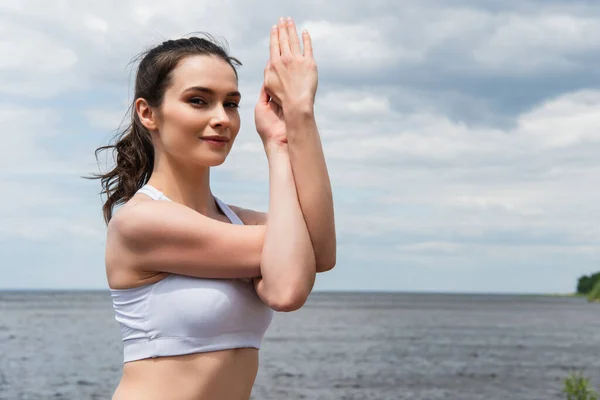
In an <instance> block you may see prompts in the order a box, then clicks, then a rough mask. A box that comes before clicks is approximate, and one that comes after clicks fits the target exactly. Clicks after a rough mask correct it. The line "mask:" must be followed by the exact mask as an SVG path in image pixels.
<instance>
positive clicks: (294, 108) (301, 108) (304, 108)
mask: <svg viewBox="0 0 600 400" xmlns="http://www.w3.org/2000/svg"><path fill="white" fill-rule="evenodd" d="M282 109H283V119H284V120H285V121H286V122H288V121H289V120H294V119H305V118H313V117H314V115H315V106H314V102H313V101H297V102H293V103H288V104H287V106H286V105H284V106H283V107H282Z"/></svg>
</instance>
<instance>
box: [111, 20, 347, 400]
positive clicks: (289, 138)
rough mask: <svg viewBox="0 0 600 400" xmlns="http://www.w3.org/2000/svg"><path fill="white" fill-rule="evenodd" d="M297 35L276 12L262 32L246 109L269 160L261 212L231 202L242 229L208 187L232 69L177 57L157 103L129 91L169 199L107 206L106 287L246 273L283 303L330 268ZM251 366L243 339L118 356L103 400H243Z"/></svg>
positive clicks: (303, 56) (226, 127)
mask: <svg viewBox="0 0 600 400" xmlns="http://www.w3.org/2000/svg"><path fill="white" fill-rule="evenodd" d="M302 38H303V44H304V52H302V51H300V44H299V42H300V40H299V38H298V35H297V33H296V27H295V25H294V23H293V21H286V20H280V23H279V24H278V25H277V26H274V28H273V29H272V31H271V43H270V59H269V62H268V63H267V67H266V68H265V82H264V85H263V87H262V88H261V93H260V96H259V100H258V102H257V104H256V107H255V122H256V128H257V132H258V134H259V136H260V138H261V141H262V143H263V146H264V149H265V154H266V156H267V160H268V163H269V183H270V189H269V210H268V213H262V212H258V211H254V210H248V209H244V208H241V207H236V206H231V208H232V210H233V211H234V212H235V213H236V214H237V215H238V216H239V217H240V218H241V219H242V221H243V222H244V225H243V226H240V225H233V224H231V223H230V221H229V220H228V219H227V218H226V217H225V216H224V215H223V214H222V213H221V212H220V210H219V209H218V207H217V205H216V203H215V201H214V198H213V195H212V192H211V190H210V168H211V167H214V166H218V165H220V164H222V163H223V162H224V161H225V159H226V157H227V155H228V154H229V152H230V150H231V146H232V145H233V143H234V141H235V138H236V137H237V134H238V132H239V129H240V117H239V114H238V111H237V107H236V106H235V105H236V104H237V103H238V102H239V100H240V97H239V95H238V94H235V93H236V92H237V91H238V85H237V79H236V77H235V74H234V71H233V69H232V68H231V67H230V66H229V65H228V64H227V63H226V62H225V61H223V60H221V59H219V58H217V57H212V56H192V57H188V58H186V59H184V60H183V61H182V62H181V63H180V64H179V65H178V66H177V67H176V69H175V70H174V74H173V81H172V82H171V85H170V86H169V87H168V88H167V90H166V92H165V96H164V101H163V104H162V105H161V106H160V107H159V108H158V109H154V108H152V107H150V106H149V105H148V104H147V103H146V101H145V100H144V99H137V100H136V103H135V110H136V112H137V114H138V116H139V118H140V121H141V122H142V123H143V124H144V126H145V127H146V128H147V129H148V131H149V132H150V134H151V137H152V142H153V144H154V148H155V164H154V170H153V173H152V175H151V177H150V180H149V184H151V185H152V186H154V187H156V188H158V189H159V190H161V191H162V192H164V193H165V194H166V195H167V196H168V197H169V198H170V199H172V200H173V202H164V201H153V200H151V199H150V198H148V197H147V196H146V195H144V194H137V195H135V196H134V197H133V198H132V199H131V200H130V201H128V202H127V203H126V204H125V205H124V206H123V207H121V209H119V211H117V212H116V213H115V215H114V217H113V219H112V220H111V222H110V223H109V226H108V231H107V248H106V270H107V278H108V282H109V286H110V287H111V288H114V289H125V288H133V287H138V286H141V285H145V284H149V283H153V282H157V281H159V280H161V279H163V278H165V277H166V276H168V274H171V273H177V274H182V275H187V276H191V277H197V278H209V279H210V278H253V280H254V285H255V289H256V292H257V295H258V296H259V297H260V299H261V300H262V301H263V302H264V303H265V304H267V305H269V306H270V307H271V308H273V309H274V310H276V311H281V312H289V311H294V310H297V309H298V308H300V307H301V306H302V305H303V304H304V302H305V301H306V299H307V297H308V295H309V294H310V291H311V290H312V287H313V284H314V281H315V274H316V273H317V272H323V271H327V270H330V269H331V268H333V266H334V265H335V252H336V248H335V228H334V225H333V204H332V198H331V188H330V185H329V178H328V176H327V170H326V167H325V162H324V158H323V153H322V149H321V144H320V140H319V137H318V132H317V129H316V123H315V122H314V113H313V110H312V107H313V104H314V97H315V93H316V89H317V70H316V64H315V62H314V59H313V55H312V45H311V43H310V37H309V35H308V33H304V34H303V35H302ZM191 87H203V88H207V89H210V93H209V92H207V91H205V90H199V89H190V88H191ZM214 135H219V136H221V137H226V138H228V139H229V142H228V143H227V145H226V146H215V145H213V144H210V142H207V141H206V140H205V139H203V138H206V137H209V136H214ZM300 160H301V162H302V164H303V166H302V168H300ZM306 165H310V167H309V168H306ZM303 169H306V170H307V171H308V172H303V171H302V170H303ZM308 174H312V175H311V176H310V179H309V176H308ZM299 183H300V184H299ZM257 370H258V351H257V350H256V349H251V348H241V349H231V350H225V351H218V352H209V353H199V354H189V355H183V356H174V357H159V358H155V359H144V360H139V361H133V362H129V363H126V364H125V365H124V367H123V376H122V379H121V382H120V384H119V386H118V387H117V390H116V391H115V394H114V396H113V400H137V399H144V400H153V399H164V398H169V399H181V400H192V399H215V400H216V399H232V400H233V399H239V400H242V399H244V400H247V399H248V398H249V397H250V392H251V389H252V385H253V383H254V380H255V377H256V373H257ZM232 382H234V383H235V384H232Z"/></svg>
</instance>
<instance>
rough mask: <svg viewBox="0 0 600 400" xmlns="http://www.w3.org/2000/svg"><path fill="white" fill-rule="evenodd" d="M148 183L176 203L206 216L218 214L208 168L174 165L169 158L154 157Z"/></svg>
mask: <svg viewBox="0 0 600 400" xmlns="http://www.w3.org/2000/svg"><path fill="white" fill-rule="evenodd" d="M154 161H155V162H154V169H153V171H152V175H151V177H150V180H149V181H148V184H150V185H152V186H154V187H155V188H157V189H158V190H160V191H161V192H163V193H164V194H165V196H167V197H168V198H169V199H171V200H173V201H174V202H176V203H179V204H183V205H184V206H187V207H189V208H191V209H192V210H195V211H197V212H199V213H200V214H203V215H206V216H208V217H213V216H216V215H219V214H220V212H219V209H218V207H217V204H216V203H215V200H214V197H213V194H212V192H211V190H210V168H209V167H197V166H192V167H190V166H185V165H175V164H174V163H173V162H171V161H170V160H166V159H155V160H154Z"/></svg>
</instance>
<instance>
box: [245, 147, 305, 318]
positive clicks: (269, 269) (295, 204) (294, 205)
mask: <svg viewBox="0 0 600 400" xmlns="http://www.w3.org/2000/svg"><path fill="white" fill-rule="evenodd" d="M266 151H267V157H268V161H269V186H270V187H269V212H268V217H267V223H266V231H265V239H264V245H263V251H262V258H261V276H262V278H260V279H258V280H257V291H258V293H259V295H260V296H261V298H262V299H263V301H265V302H266V303H267V304H269V305H270V306H271V307H273V308H274V309H276V310H283V311H291V310H293V309H297V308H299V307H300V306H301V305H302V304H304V302H305V301H306V298H307V297H308V295H309V294H310V291H311V290H312V287H313V284H314V281H315V273H316V267H315V257H314V251H313V247H312V244H311V240H310V236H309V233H308V229H307V227H306V223H305V220H304V217H303V215H302V210H301V208H300V203H299V201H298V195H297V192H296V186H295V182H294V176H293V174H292V168H291V164H290V159H289V153H288V149H287V146H286V145H271V144H267V145H266Z"/></svg>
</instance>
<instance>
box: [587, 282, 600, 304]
mask: <svg viewBox="0 0 600 400" xmlns="http://www.w3.org/2000/svg"><path fill="white" fill-rule="evenodd" d="M588 300H589V301H594V302H596V301H597V302H600V282H598V283H596V286H594V288H593V289H592V290H591V291H590V293H589V294H588Z"/></svg>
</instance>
